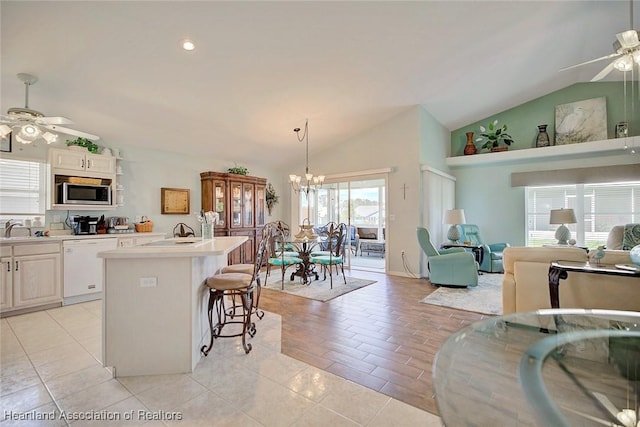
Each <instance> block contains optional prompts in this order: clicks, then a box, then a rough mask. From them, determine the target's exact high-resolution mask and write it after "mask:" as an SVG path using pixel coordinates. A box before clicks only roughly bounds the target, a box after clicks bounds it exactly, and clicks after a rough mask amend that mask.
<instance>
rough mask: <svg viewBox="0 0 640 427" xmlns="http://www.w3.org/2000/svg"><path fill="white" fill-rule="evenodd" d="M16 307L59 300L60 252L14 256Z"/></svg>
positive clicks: (60, 297)
mask: <svg viewBox="0 0 640 427" xmlns="http://www.w3.org/2000/svg"><path fill="white" fill-rule="evenodd" d="M13 262H14V268H13V296H14V302H15V304H14V307H18V306H21V305H35V304H42V303H47V302H57V301H60V300H61V299H62V296H61V287H60V253H56V254H43V255H26V256H19V257H14V258H13Z"/></svg>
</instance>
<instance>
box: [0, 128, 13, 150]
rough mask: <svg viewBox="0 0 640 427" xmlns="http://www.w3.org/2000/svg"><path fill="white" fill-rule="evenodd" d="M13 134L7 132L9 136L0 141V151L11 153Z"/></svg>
mask: <svg viewBox="0 0 640 427" xmlns="http://www.w3.org/2000/svg"><path fill="white" fill-rule="evenodd" d="M12 134H13V132H9V135H7V136H5V137H4V138H2V139H1V140H0V151H3V152H5V153H10V152H11V135H12Z"/></svg>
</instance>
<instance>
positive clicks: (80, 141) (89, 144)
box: [67, 137, 100, 153]
mask: <svg viewBox="0 0 640 427" xmlns="http://www.w3.org/2000/svg"><path fill="white" fill-rule="evenodd" d="M70 145H77V146H78V147H84V148H86V149H87V150H89V151H90V152H91V153H97V152H98V149H99V148H100V147H99V146H98V145H97V144H94V143H93V141H91V140H89V139H87V138H82V137H78V138H76V139H67V147H68V146H70Z"/></svg>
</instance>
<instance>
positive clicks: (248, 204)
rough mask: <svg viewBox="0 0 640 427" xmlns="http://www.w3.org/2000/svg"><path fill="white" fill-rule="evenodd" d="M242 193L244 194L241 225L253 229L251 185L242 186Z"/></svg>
mask: <svg viewBox="0 0 640 427" xmlns="http://www.w3.org/2000/svg"><path fill="white" fill-rule="evenodd" d="M242 191H243V192H244V197H243V199H244V200H243V202H244V206H243V208H244V209H243V213H244V218H243V223H244V226H245V227H253V226H254V221H253V184H243V185H242Z"/></svg>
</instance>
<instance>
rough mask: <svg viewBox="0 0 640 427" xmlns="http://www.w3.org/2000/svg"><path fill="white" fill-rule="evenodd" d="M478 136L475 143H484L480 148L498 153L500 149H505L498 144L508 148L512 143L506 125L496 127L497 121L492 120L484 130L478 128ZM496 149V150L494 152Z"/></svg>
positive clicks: (481, 127)
mask: <svg viewBox="0 0 640 427" xmlns="http://www.w3.org/2000/svg"><path fill="white" fill-rule="evenodd" d="M480 132H482V133H481V134H480V136H479V137H478V138H476V142H484V144H482V147H481V148H489V149H491V150H492V151H499V150H501V149H507V147H500V143H504V144H505V145H507V146H509V145H511V144H512V143H513V139H511V135H509V134H508V133H507V125H506V124H504V125H502V126H498V120H494V121H493V122H492V123H489V126H487V127H486V128H485V127H484V126H480ZM494 149H497V150H494Z"/></svg>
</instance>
